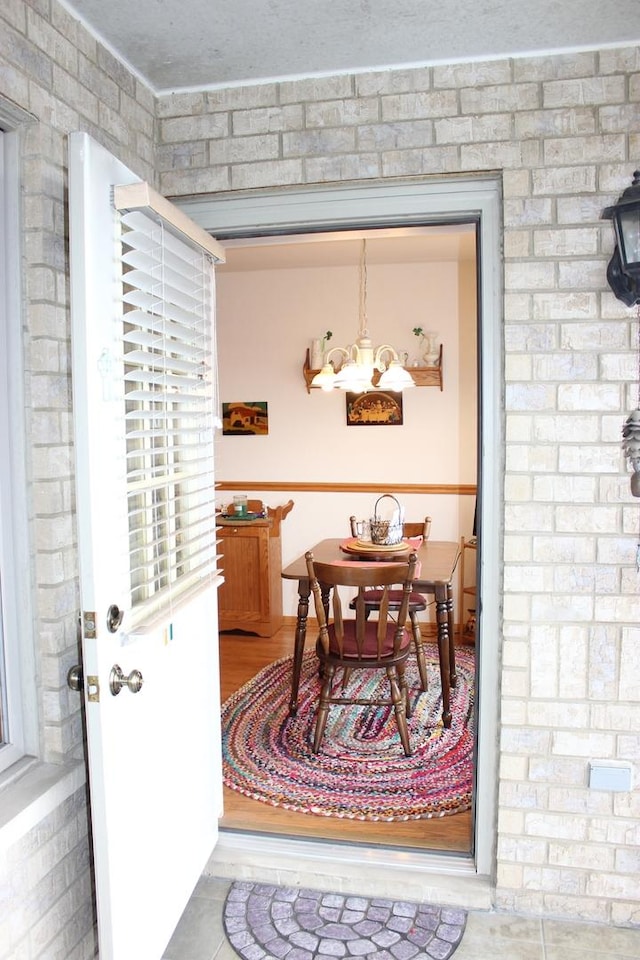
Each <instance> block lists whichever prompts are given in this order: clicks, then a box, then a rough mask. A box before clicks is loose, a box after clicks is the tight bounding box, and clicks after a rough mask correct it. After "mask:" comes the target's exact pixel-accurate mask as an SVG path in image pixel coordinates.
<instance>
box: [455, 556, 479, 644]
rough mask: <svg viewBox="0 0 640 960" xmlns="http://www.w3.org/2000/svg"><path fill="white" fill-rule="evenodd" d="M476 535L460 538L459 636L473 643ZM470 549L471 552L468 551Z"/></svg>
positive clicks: (474, 627)
mask: <svg viewBox="0 0 640 960" xmlns="http://www.w3.org/2000/svg"><path fill="white" fill-rule="evenodd" d="M477 550H478V540H477V537H471V539H469V540H465V538H464V537H461V539H460V584H459V587H458V590H459V596H460V637H461V638H462V639H463V640H466V641H467V642H469V643H475V637H476V557H477ZM469 551H471V552H469Z"/></svg>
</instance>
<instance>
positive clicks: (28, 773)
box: [0, 757, 86, 850]
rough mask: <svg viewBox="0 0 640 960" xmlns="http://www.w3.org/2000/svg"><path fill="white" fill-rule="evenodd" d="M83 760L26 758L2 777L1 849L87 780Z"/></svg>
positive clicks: (16, 838)
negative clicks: (61, 760)
mask: <svg viewBox="0 0 640 960" xmlns="http://www.w3.org/2000/svg"><path fill="white" fill-rule="evenodd" d="M85 780H86V777H85V769H84V763H83V762H82V761H81V760H75V761H72V762H71V763H67V764H64V765H57V764H53V763H40V762H39V761H38V760H36V759H35V758H34V757H25V758H24V759H23V760H20V761H19V762H18V763H16V764H14V766H13V767H10V768H9V770H7V771H6V773H4V774H3V775H2V777H0V797H1V798H2V802H1V803H0V850H6V849H8V848H9V847H10V846H12V845H13V844H14V843H15V842H16V841H17V840H19V839H20V838H21V837H23V836H25V835H26V834H27V833H28V832H29V831H30V830H31V829H33V827H35V826H36V825H37V824H38V823H40V821H41V820H43V819H44V817H46V816H48V814H50V813H52V812H53V811H54V810H55V809H56V808H57V807H59V806H60V804H61V803H63V802H64V801H65V800H66V799H67V798H68V797H70V796H72V795H73V794H74V793H75V792H76V790H78V789H79V788H80V787H82V786H83V784H84V783H85Z"/></svg>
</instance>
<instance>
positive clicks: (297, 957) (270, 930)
mask: <svg viewBox="0 0 640 960" xmlns="http://www.w3.org/2000/svg"><path fill="white" fill-rule="evenodd" d="M465 923H466V913H465V912H464V910H458V909H456V908H454V907H438V906H433V905H431V904H428V903H412V902H410V901H406V900H387V899H384V898H382V897H371V898H369V897H355V896H348V895H345V894H337V893H320V892H318V891H317V890H305V889H294V888H292V887H277V886H272V885H271V884H265V883H250V882H237V883H234V884H233V885H232V887H231V889H230V890H229V893H228V895H227V899H226V901H225V905H224V926H225V932H226V935H227V937H228V939H229V942H230V943H231V945H232V947H233V948H234V950H235V951H236V952H237V953H239V954H240V956H241V957H242V958H243V960H275V958H276V957H286V958H288V960H340V958H342V957H366V960H448V958H449V957H451V956H452V954H453V953H454V952H455V950H456V948H457V947H458V945H459V943H460V940H461V939H462V934H463V933H464V927H465Z"/></svg>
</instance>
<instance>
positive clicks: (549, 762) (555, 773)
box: [529, 757, 585, 785]
mask: <svg viewBox="0 0 640 960" xmlns="http://www.w3.org/2000/svg"><path fill="white" fill-rule="evenodd" d="M584 776H585V762H584V760H572V759H570V758H569V759H568V758H566V757H532V758H531V760H530V761H529V777H530V779H531V780H543V781H545V782H546V783H550V784H559V785H562V784H575V783H581V782H583V780H584Z"/></svg>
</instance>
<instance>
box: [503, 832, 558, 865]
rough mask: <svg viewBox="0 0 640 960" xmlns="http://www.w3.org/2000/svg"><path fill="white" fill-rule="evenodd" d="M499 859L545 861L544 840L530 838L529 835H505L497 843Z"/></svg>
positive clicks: (522, 861) (523, 861) (529, 861)
mask: <svg viewBox="0 0 640 960" xmlns="http://www.w3.org/2000/svg"><path fill="white" fill-rule="evenodd" d="M497 856H498V859H499V860H510V861H515V862H519V863H545V862H546V859H547V844H546V842H545V841H544V840H532V839H531V838H530V837H521V838H516V837H505V839H504V841H501V842H500V843H499V845H498V850H497Z"/></svg>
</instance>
